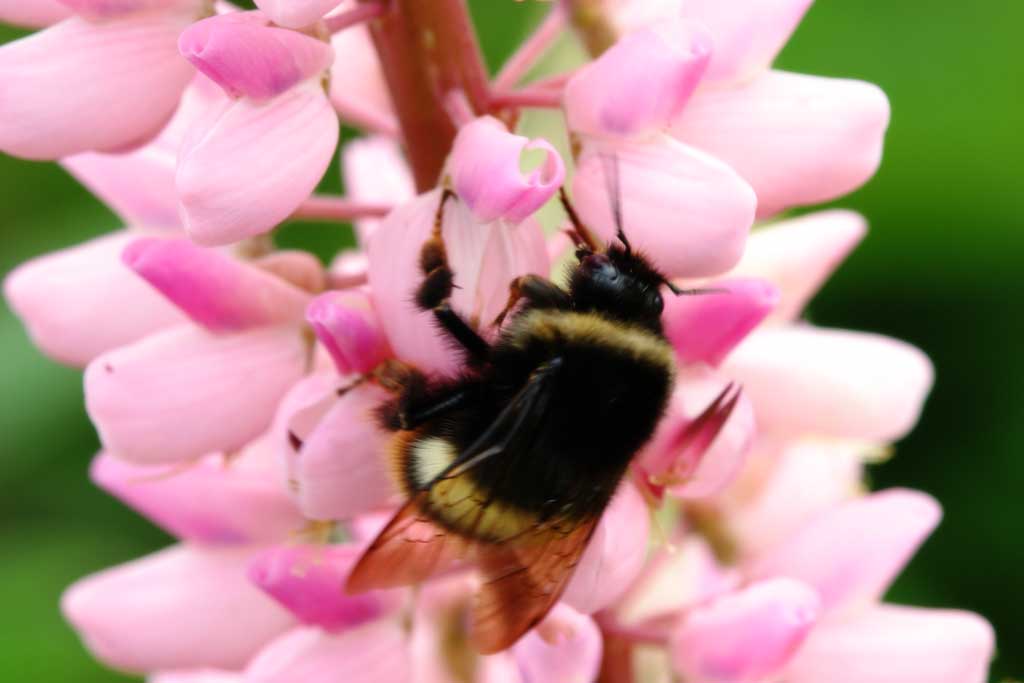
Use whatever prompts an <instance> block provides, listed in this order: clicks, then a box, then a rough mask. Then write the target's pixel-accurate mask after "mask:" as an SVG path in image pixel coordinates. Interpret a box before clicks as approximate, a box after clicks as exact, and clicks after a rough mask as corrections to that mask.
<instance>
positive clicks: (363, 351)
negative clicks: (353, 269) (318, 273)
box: [306, 290, 391, 375]
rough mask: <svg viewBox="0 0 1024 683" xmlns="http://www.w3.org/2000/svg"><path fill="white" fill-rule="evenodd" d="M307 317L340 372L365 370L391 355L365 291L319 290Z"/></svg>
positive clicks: (307, 311) (347, 373)
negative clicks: (318, 294) (320, 291)
mask: <svg viewBox="0 0 1024 683" xmlns="http://www.w3.org/2000/svg"><path fill="white" fill-rule="evenodd" d="M306 320H307V321H309V324H310V325H312V326H313V331H314V332H315V333H316V336H317V339H319V340H320V343H321V344H323V345H324V347H325V348H326V349H327V351H328V352H329V353H330V354H331V358H333V359H334V364H335V365H336V366H337V368H338V372H339V373H341V374H342V375H350V374H352V373H357V374H365V373H368V372H370V371H372V370H373V369H374V368H375V367H377V366H378V365H379V364H380V363H382V362H384V361H385V360H386V359H387V358H389V357H390V356H391V349H390V348H389V347H388V340H387V338H386V337H385V336H384V330H383V329H382V328H381V323H380V320H379V319H378V317H377V314H376V312H375V311H374V310H373V305H372V303H371V302H370V295H369V293H367V292H365V291H361V290H350V291H345V292H326V293H324V294H321V295H320V296H318V297H317V298H315V299H313V301H312V302H311V303H310V304H309V308H307V310H306Z"/></svg>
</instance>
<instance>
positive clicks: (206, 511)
mask: <svg viewBox="0 0 1024 683" xmlns="http://www.w3.org/2000/svg"><path fill="white" fill-rule="evenodd" d="M270 455H271V454H270V450H269V449H268V444H266V443H265V440H263V442H256V443H254V444H252V445H250V446H248V447H247V448H246V449H245V450H243V451H242V454H241V455H240V456H235V457H231V458H229V459H225V458H224V457H223V456H219V455H211V456H207V457H205V458H203V459H201V460H199V461H198V462H196V463H195V464H193V465H191V466H190V467H188V468H187V469H181V468H180V467H175V468H168V467H167V466H152V465H149V466H146V465H134V464H132V463H128V462H125V461H123V460H120V459H118V458H115V457H113V456H111V455H110V454H107V453H101V454H100V455H99V456H97V457H96V459H95V460H93V462H92V468H91V469H90V475H91V477H92V480H93V481H94V482H96V484H97V485H98V486H100V487H101V488H103V489H104V490H106V491H107V492H108V493H110V494H111V495H113V496H115V497H117V498H119V499H120V500H122V501H124V502H125V503H126V504H128V505H130V506H132V507H133V508H135V509H136V510H138V511H139V512H140V513H142V514H143V515H145V516H146V517H149V518H150V519H151V520H153V521H154V522H156V523H157V524H159V525H160V526H161V527H163V528H164V529H166V530H167V531H168V532H170V533H172V534H174V535H175V536H177V537H178V538H180V539H183V540H189V541H196V542H201V543H238V542H243V541H276V540H282V539H284V538H287V537H288V536H289V535H290V534H291V533H293V532H295V531H296V530H297V529H300V528H301V527H302V524H303V518H302V515H300V514H299V512H298V510H297V509H296V507H295V505H294V503H292V501H291V499H290V498H289V497H288V493H287V491H286V490H285V488H284V484H283V482H282V481H281V476H280V473H279V472H278V468H277V466H276V465H277V463H276V462H275V461H274V460H273V459H272V458H271V457H270Z"/></svg>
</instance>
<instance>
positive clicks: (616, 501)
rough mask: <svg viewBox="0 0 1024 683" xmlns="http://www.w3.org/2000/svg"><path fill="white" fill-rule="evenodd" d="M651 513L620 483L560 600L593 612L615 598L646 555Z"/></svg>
mask: <svg viewBox="0 0 1024 683" xmlns="http://www.w3.org/2000/svg"><path fill="white" fill-rule="evenodd" d="M649 528H650V513H649V511H648V509H647V504H646V503H645V502H644V499H643V498H642V497H641V496H640V493H639V492H638V491H637V490H636V487H634V486H633V485H632V484H629V483H624V484H622V485H621V486H619V490H618V491H617V492H616V494H615V497H614V498H612V502H611V504H610V505H609V506H608V509H607V510H606V511H605V513H604V515H603V516H602V517H601V521H600V522H599V523H598V525H597V529H596V530H595V531H594V535H593V537H592V538H591V539H590V544H589V545H588V546H587V549H586V550H584V551H583V556H582V557H580V561H579V564H578V565H577V566H576V570H575V572H573V575H572V578H571V579H570V580H569V585H568V587H567V588H566V590H565V594H564V595H563V596H562V600H563V601H564V602H565V603H566V604H567V605H570V606H572V607H573V608H575V609H577V610H579V611H580V612H583V613H584V614H593V613H594V612H597V611H599V610H602V609H604V608H605V607H607V606H608V605H610V604H612V603H614V602H615V601H616V600H618V599H619V598H620V597H621V596H622V595H623V594H624V593H625V592H626V590H627V589H628V588H629V586H630V584H631V583H633V581H634V579H636V577H637V575H639V573H640V571H641V569H642V568H643V565H644V560H645V559H646V558H647V536H648V531H649Z"/></svg>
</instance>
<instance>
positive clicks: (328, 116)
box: [177, 81, 338, 245]
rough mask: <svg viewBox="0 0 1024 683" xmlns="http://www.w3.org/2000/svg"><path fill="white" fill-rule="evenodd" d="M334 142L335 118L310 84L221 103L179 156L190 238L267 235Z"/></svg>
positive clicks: (311, 181) (316, 177)
mask: <svg viewBox="0 0 1024 683" xmlns="http://www.w3.org/2000/svg"><path fill="white" fill-rule="evenodd" d="M337 141H338V121H337V118H336V117H335V115H334V111H333V110H332V109H331V106H330V104H329V103H328V102H327V97H326V96H325V95H324V93H323V89H322V88H321V87H320V84H319V83H318V82H316V81H310V82H307V83H304V84H302V85H300V86H297V87H295V88H292V89H291V90H289V91H287V92H285V93H283V94H282V95H280V96H278V97H275V98H273V99H272V100H270V101H268V102H265V103H256V102H252V101H251V100H248V99H241V100H237V101H229V100H226V101H225V102H224V103H223V104H222V105H221V107H220V108H219V110H218V111H217V112H215V114H214V115H211V116H210V117H208V118H207V119H206V120H205V121H204V122H202V123H200V124H197V125H196V127H195V128H194V130H192V131H191V133H190V135H189V137H188V138H187V139H186V141H185V144H184V145H183V146H182V149H181V154H180V155H179V157H178V171H177V188H178V199H179V201H180V203H181V212H182V219H183V220H184V223H185V229H186V231H188V234H189V236H190V237H192V239H193V240H195V241H196V242H198V243H200V244H206V245H213V244H227V243H230V242H235V241H238V240H240V239H243V238H245V237H250V236H253V235H259V234H262V233H265V232H267V231H268V230H270V229H271V228H273V227H274V226H276V225H277V224H278V223H280V222H281V221H283V220H284V219H285V218H287V217H288V216H289V215H291V213H292V212H293V211H294V210H295V209H296V207H298V205H299V204H301V203H302V201H303V200H305V199H306V198H307V197H309V195H310V194H311V193H312V192H313V189H314V188H315V187H316V185H317V183H318V182H319V181H320V178H321V176H323V174H324V171H325V170H327V167H328V165H329V164H330V162H331V158H332V157H333V155H334V146H335V145H336V144H337Z"/></svg>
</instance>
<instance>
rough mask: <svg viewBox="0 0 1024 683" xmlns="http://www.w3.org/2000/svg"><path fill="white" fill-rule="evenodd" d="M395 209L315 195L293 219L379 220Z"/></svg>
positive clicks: (301, 205) (300, 206)
mask: <svg viewBox="0 0 1024 683" xmlns="http://www.w3.org/2000/svg"><path fill="white" fill-rule="evenodd" d="M392 208H394V207H392V206H390V205H388V204H368V203H364V202H357V201H354V200H352V199H346V198H345V197H325V196H318V195H314V196H312V197H310V198H309V199H307V200H306V201H304V202H302V204H300V205H299V208H297V209H295V213H293V214H292V218H302V219H306V220H329V221H350V220H353V219H356V218H379V217H381V216H386V215H387V214H388V213H389V212H390V211H391V209H392Z"/></svg>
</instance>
